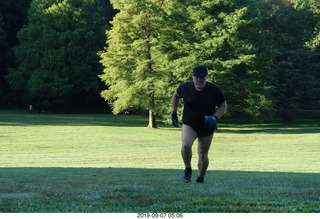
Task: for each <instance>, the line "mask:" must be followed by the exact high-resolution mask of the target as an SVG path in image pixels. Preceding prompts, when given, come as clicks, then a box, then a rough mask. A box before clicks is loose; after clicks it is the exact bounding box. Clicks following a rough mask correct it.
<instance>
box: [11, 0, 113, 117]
mask: <svg viewBox="0 0 320 219" xmlns="http://www.w3.org/2000/svg"><path fill="white" fill-rule="evenodd" d="M106 4H107V3H106V2H104V1H100V0H33V1H32V3H31V6H30V10H29V15H28V19H29V23H28V24H27V25H26V26H25V27H24V28H22V29H21V31H20V32H19V34H18V38H19V41H20V45H19V46H17V47H16V48H15V54H16V57H17V64H18V67H17V68H14V69H11V71H10V72H9V74H8V76H7V79H8V81H9V83H10V85H11V86H12V88H14V89H15V91H17V92H18V94H19V95H20V96H23V95H24V98H25V99H29V101H33V102H35V103H37V104H38V106H39V107H40V106H41V107H50V106H53V105H58V106H59V105H61V106H63V111H64V112H67V111H68V110H69V107H70V102H71V101H72V99H73V98H74V97H76V96H77V95H79V93H85V92H91V91H95V92H98V83H99V79H98V76H97V75H98V74H100V73H101V67H100V65H99V57H98V56H97V51H99V50H100V49H101V48H103V44H104V42H105V35H104V32H105V30H106V28H107V26H106V23H107V20H106V18H107V17H106Z"/></svg>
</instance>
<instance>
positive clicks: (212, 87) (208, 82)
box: [207, 81, 220, 89]
mask: <svg viewBox="0 0 320 219" xmlns="http://www.w3.org/2000/svg"><path fill="white" fill-rule="evenodd" d="M207 86H208V87H209V88H211V89H220V87H219V85H217V84H216V83H213V82H210V81H207Z"/></svg>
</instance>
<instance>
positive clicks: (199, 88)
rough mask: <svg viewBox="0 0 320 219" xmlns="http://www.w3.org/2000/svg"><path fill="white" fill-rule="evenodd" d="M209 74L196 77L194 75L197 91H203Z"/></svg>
mask: <svg viewBox="0 0 320 219" xmlns="http://www.w3.org/2000/svg"><path fill="white" fill-rule="evenodd" d="M207 78H208V76H206V77H195V76H192V79H193V82H194V86H195V88H196V90H197V91H202V90H203V88H204V86H205V85H206V81H207Z"/></svg>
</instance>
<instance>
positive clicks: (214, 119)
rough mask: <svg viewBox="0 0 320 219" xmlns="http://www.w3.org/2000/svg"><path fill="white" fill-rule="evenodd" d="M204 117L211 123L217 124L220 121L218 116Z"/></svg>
mask: <svg viewBox="0 0 320 219" xmlns="http://www.w3.org/2000/svg"><path fill="white" fill-rule="evenodd" d="M204 119H205V121H206V123H207V124H209V125H216V124H217V122H218V117H216V116H205V117H204Z"/></svg>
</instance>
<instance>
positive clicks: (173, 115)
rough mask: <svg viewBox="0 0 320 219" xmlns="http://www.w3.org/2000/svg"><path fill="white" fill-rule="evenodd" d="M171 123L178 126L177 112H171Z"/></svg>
mask: <svg viewBox="0 0 320 219" xmlns="http://www.w3.org/2000/svg"><path fill="white" fill-rule="evenodd" d="M171 123H172V125H173V126H175V127H178V115H177V112H174V111H173V112H172V113H171Z"/></svg>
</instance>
